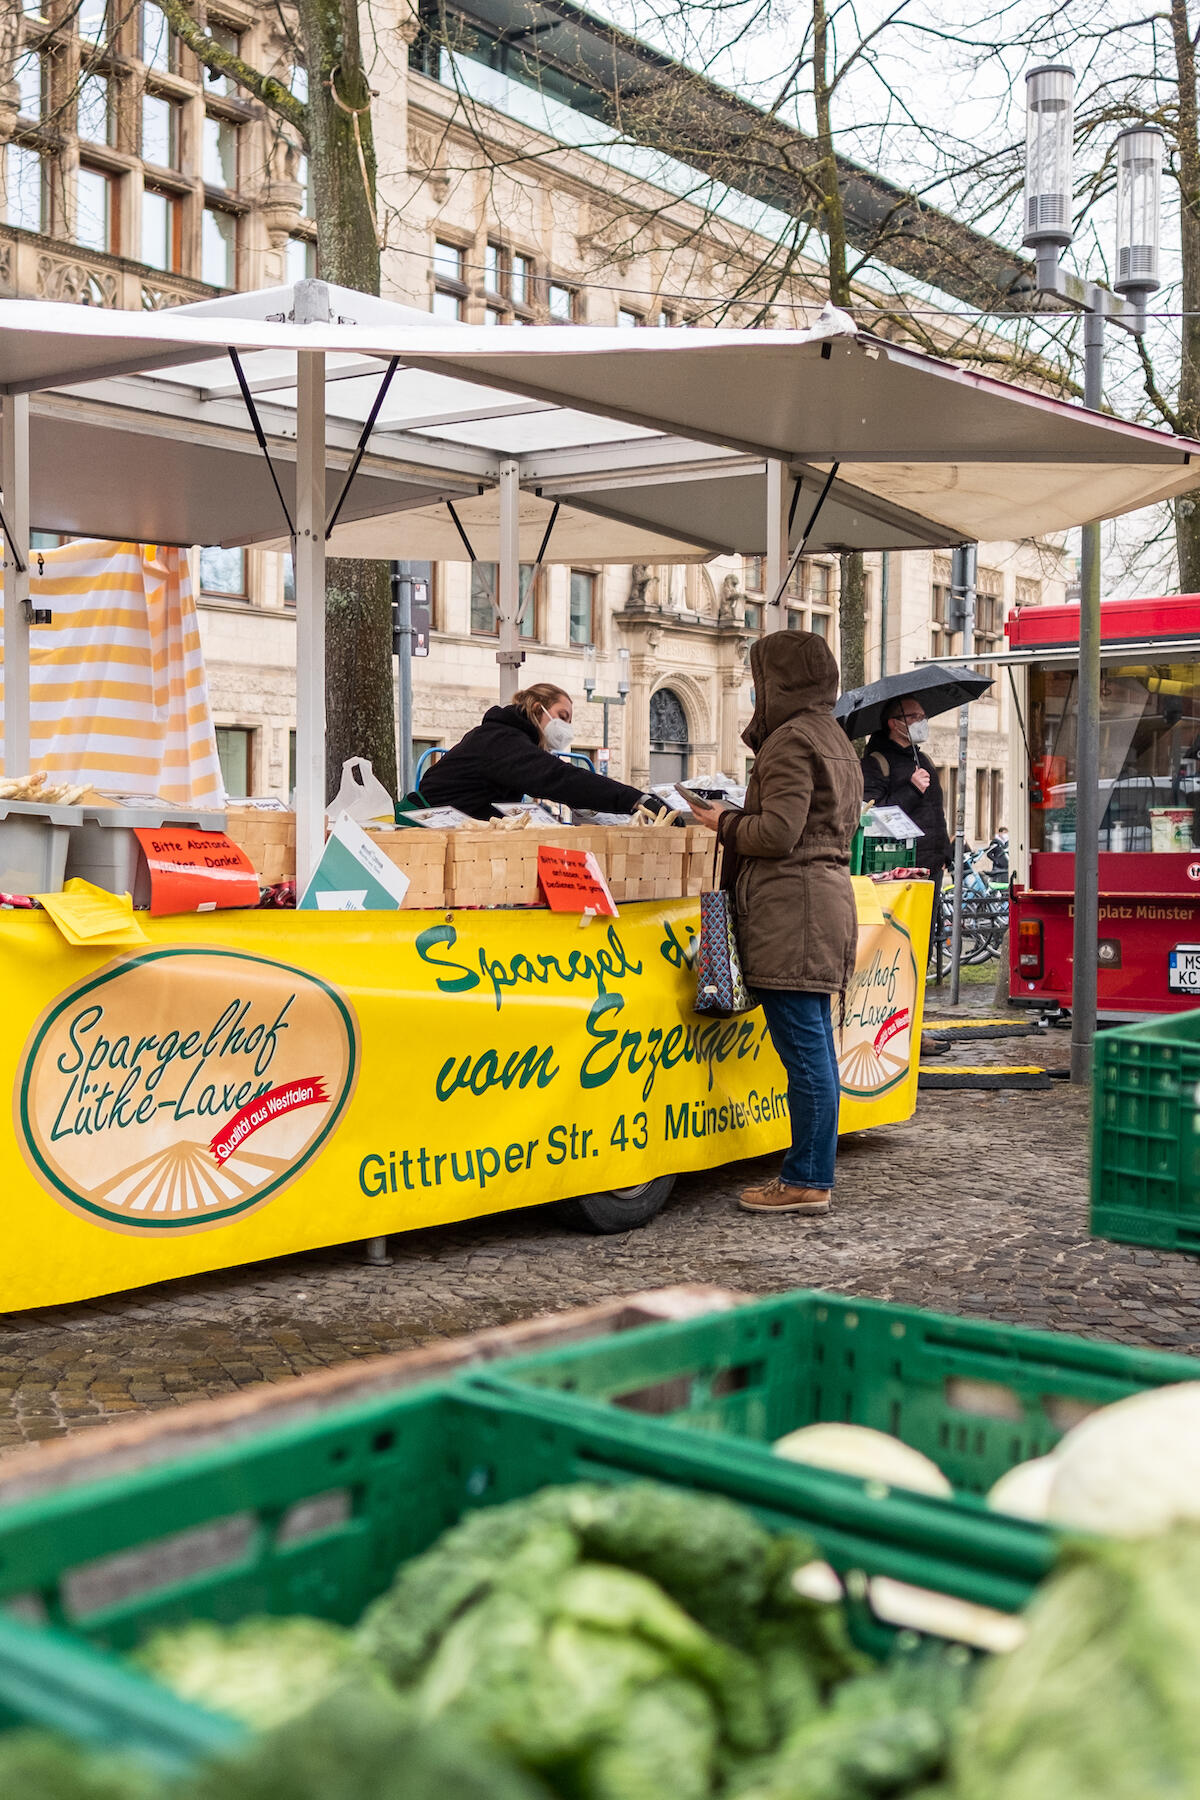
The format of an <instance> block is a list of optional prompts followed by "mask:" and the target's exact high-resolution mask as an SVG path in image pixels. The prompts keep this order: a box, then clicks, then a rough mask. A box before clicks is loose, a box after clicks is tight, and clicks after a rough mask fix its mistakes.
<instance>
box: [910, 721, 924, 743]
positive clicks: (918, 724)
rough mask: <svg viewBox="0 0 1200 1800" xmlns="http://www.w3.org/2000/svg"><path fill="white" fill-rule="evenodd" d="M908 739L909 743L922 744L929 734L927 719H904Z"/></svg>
mask: <svg viewBox="0 0 1200 1800" xmlns="http://www.w3.org/2000/svg"><path fill="white" fill-rule="evenodd" d="M905 724H906V725H907V726H908V741H909V743H910V744H923V743H924V742H925V740H926V738H927V737H928V736H929V721H928V719H906V720H905Z"/></svg>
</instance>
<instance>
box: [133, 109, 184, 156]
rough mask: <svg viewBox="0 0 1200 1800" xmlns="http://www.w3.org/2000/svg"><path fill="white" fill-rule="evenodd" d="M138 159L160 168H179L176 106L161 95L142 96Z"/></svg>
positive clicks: (177, 111)
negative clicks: (140, 155) (140, 142)
mask: <svg viewBox="0 0 1200 1800" xmlns="http://www.w3.org/2000/svg"><path fill="white" fill-rule="evenodd" d="M142 156H143V159H144V160H145V161H146V162H149V163H155V164H156V165H157V166H158V167H159V168H160V169H177V168H178V167H179V107H178V106H177V105H176V104H175V102H174V101H173V100H164V99H163V98H162V96H161V94H143V96H142Z"/></svg>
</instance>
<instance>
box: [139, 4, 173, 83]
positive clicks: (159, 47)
mask: <svg viewBox="0 0 1200 1800" xmlns="http://www.w3.org/2000/svg"><path fill="white" fill-rule="evenodd" d="M140 50H141V57H142V61H143V62H144V63H145V65H146V67H147V68H148V69H159V70H161V72H162V73H163V74H164V75H174V74H175V73H176V72H177V71H178V68H179V39H178V38H177V37H176V36H175V33H174V32H173V31H172V30H171V28H170V26H169V25H168V24H167V21H166V18H165V16H164V14H163V13H162V11H161V9H160V8H159V7H157V6H155V5H153V4H152V0H144V4H143V6H142V16H141V42H140Z"/></svg>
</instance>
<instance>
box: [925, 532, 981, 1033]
mask: <svg viewBox="0 0 1200 1800" xmlns="http://www.w3.org/2000/svg"><path fill="white" fill-rule="evenodd" d="M978 554H979V546H978V545H977V544H964V545H963V547H962V550H961V551H960V553H959V558H958V563H959V568H960V570H961V573H962V589H961V599H960V600H959V605H960V606H961V608H962V638H963V649H964V650H965V651H967V653H968V654H969V653H970V652H971V651H972V650H973V649H974V648H975V581H976V568H977V564H978ZM970 724H971V708H970V706H969V705H968V706H960V707H959V709H958V782H957V784H956V785H957V793H956V794H955V804H954V901H953V907H954V910H953V912H952V914H951V926H950V1004H951V1006H957V1005H958V992H959V983H960V980H961V976H962V941H963V862H964V858H965V855H966V838H967V735H968V732H969V730H970ZM935 924H936V921H935Z"/></svg>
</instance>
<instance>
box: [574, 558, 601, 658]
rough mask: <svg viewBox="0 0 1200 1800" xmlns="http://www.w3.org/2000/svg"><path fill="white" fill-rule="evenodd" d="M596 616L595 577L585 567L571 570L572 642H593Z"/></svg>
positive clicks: (594, 639)
mask: <svg viewBox="0 0 1200 1800" xmlns="http://www.w3.org/2000/svg"><path fill="white" fill-rule="evenodd" d="M595 618H596V577H595V576H594V575H592V574H589V572H588V571H587V570H586V569H572V570H571V630H570V642H571V643H572V644H594V643H595V641H596V631H595Z"/></svg>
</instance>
